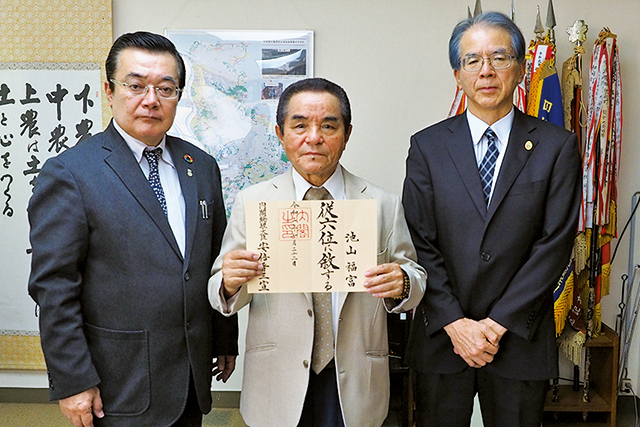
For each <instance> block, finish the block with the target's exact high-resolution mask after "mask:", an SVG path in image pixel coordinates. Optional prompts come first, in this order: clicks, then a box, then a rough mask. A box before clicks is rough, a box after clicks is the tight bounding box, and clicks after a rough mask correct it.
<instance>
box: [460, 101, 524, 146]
mask: <svg viewBox="0 0 640 427" xmlns="http://www.w3.org/2000/svg"><path fill="white" fill-rule="evenodd" d="M466 114H467V123H469V130H470V131H471V139H472V140H473V144H474V145H478V144H479V143H480V140H481V139H482V137H483V136H484V132H485V131H486V130H487V127H488V126H489V125H488V124H486V123H485V122H484V121H482V119H480V118H478V117H476V116H474V115H473V114H472V113H471V112H470V111H469V110H468V109H467V113H466ZM515 115H516V114H515V110H514V107H511V111H510V112H509V114H507V115H506V116H504V117H503V118H501V119H500V120H498V121H497V122H495V123H494V124H492V125H491V129H492V130H493V132H495V134H496V136H497V137H498V140H499V143H500V144H503V145H506V144H507V142H508V141H509V134H510V133H511V126H512V125H513V118H514V117H515ZM500 151H502V150H500Z"/></svg>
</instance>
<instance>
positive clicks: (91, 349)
mask: <svg viewBox="0 0 640 427" xmlns="http://www.w3.org/2000/svg"><path fill="white" fill-rule="evenodd" d="M166 143H167V149H168V150H169V152H170V153H171V156H172V158H173V162H174V164H175V166H176V169H177V172H178V176H179V180H180V185H181V187H182V192H183V195H184V199H185V208H186V239H187V240H186V250H185V258H183V257H182V255H181V254H180V250H179V249H178V245H177V243H176V241H175V238H174V236H173V233H172V231H171V227H170V226H169V222H168V221H167V219H166V217H165V216H164V213H163V212H162V208H161V207H160V204H159V203H158V200H157V199H156V196H155V194H154V193H153V190H152V189H151V187H150V185H149V183H148V182H147V179H146V178H145V176H144V174H143V172H142V170H141V169H140V167H139V165H138V163H137V162H136V160H135V158H134V156H133V155H132V153H131V150H130V149H129V147H128V145H127V144H126V142H125V141H124V139H122V137H121V136H120V134H118V132H117V131H116V130H115V128H114V127H113V124H110V125H109V127H108V128H107V129H106V130H105V131H104V132H103V133H99V134H97V135H95V136H94V137H92V138H90V139H88V140H86V141H83V142H81V143H80V144H78V145H77V146H76V147H73V148H71V149H69V150H67V151H66V152H64V153H62V154H60V155H59V156H57V157H54V158H52V159H50V160H48V161H47V162H46V163H45V165H44V167H43V168H42V171H41V172H40V174H39V176H38V178H37V183H36V185H35V188H34V193H33V196H32V198H31V200H30V202H29V208H28V213H29V222H30V225H31V234H30V239H31V245H32V247H33V257H32V265H31V276H30V279H29V293H30V294H31V296H32V297H33V299H34V300H35V301H36V302H37V303H38V304H39V305H40V334H41V339H42V346H43V350H44V354H45V360H46V362H47V368H48V371H49V378H50V397H51V399H61V398H65V397H68V396H71V395H74V394H76V393H79V392H82V391H84V390H87V389H89V388H91V387H93V386H95V385H98V387H99V388H100V392H101V395H102V399H103V403H104V412H105V414H106V417H105V419H104V420H102V421H97V422H96V425H105V426H115V425H117V426H136V427H140V426H154V427H157V426H166V425H170V424H171V423H172V422H173V421H175V419H176V418H177V417H178V416H179V415H180V414H181V412H182V409H183V407H184V405H185V402H186V398H187V392H188V384H189V375H190V374H189V370H190V369H191V370H192V371H193V378H194V381H195V388H196V391H197V394H198V401H199V404H200V408H201V410H202V411H203V412H205V413H206V412H208V411H209V410H210V408H211V393H210V387H211V369H212V366H213V358H214V357H215V356H217V355H219V354H223V355H235V354H237V320H236V319H224V318H222V316H220V315H219V314H218V313H215V314H214V312H213V310H212V308H211V307H210V305H209V301H208V298H207V282H208V279H209V275H210V271H211V265H212V263H213V260H214V259H215V257H216V256H217V255H218V252H219V250H220V242H221V240H222V235H223V232H224V228H225V225H226V216H225V211H224V206H223V202H222V194H221V183H220V172H219V169H218V166H217V164H216V162H215V160H214V159H213V158H212V157H211V156H209V155H208V154H207V153H205V152H204V151H202V150H200V149H198V148H196V147H195V146H193V145H191V144H189V143H187V142H185V141H183V140H181V139H178V138H173V137H170V136H167V141H166ZM201 200H204V201H206V203H207V204H208V212H209V218H208V219H204V218H203V215H202V213H201V208H200V201H201Z"/></svg>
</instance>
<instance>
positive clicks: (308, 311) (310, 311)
mask: <svg viewBox="0 0 640 427" xmlns="http://www.w3.org/2000/svg"><path fill="white" fill-rule="evenodd" d="M307 314H308V315H309V317H313V310H311V309H309V310H307Z"/></svg>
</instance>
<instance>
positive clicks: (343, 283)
mask: <svg viewBox="0 0 640 427" xmlns="http://www.w3.org/2000/svg"><path fill="white" fill-rule="evenodd" d="M246 229H247V249H248V250H250V251H253V252H256V253H257V254H259V255H260V260H261V263H262V264H263V267H264V268H263V271H262V275H260V276H258V277H255V278H253V279H252V280H251V281H249V283H248V291H249V293H277V292H364V291H365V288H364V286H363V285H362V283H363V282H364V280H365V277H364V272H365V271H367V270H368V269H369V268H371V267H373V266H375V265H376V264H377V246H378V244H377V240H378V239H377V236H378V231H377V202H376V200H322V201H306V200H305V201H269V202H246Z"/></svg>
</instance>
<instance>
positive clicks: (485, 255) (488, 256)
mask: <svg viewBox="0 0 640 427" xmlns="http://www.w3.org/2000/svg"><path fill="white" fill-rule="evenodd" d="M490 259H491V254H489V253H486V252H483V253H482V260H483V261H489V260H490Z"/></svg>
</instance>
